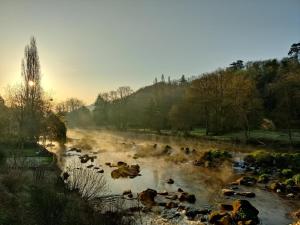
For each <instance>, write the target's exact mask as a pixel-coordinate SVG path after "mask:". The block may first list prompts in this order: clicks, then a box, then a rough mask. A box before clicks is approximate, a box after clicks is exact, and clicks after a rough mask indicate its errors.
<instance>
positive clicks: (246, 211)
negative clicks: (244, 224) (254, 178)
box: [232, 200, 259, 224]
mask: <svg viewBox="0 0 300 225" xmlns="http://www.w3.org/2000/svg"><path fill="white" fill-rule="evenodd" d="M232 206H233V210H232V218H233V219H234V220H235V221H252V222H251V223H255V224H258V222H259V219H258V213H259V211H258V210H257V209H256V208H255V207H254V206H253V205H251V203H250V202H249V201H247V200H235V201H234V202H233V204H232Z"/></svg>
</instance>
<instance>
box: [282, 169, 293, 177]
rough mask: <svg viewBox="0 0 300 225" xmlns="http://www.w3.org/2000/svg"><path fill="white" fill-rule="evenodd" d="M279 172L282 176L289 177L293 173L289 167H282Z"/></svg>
mask: <svg viewBox="0 0 300 225" xmlns="http://www.w3.org/2000/svg"><path fill="white" fill-rule="evenodd" d="M281 174H282V175H283V176H284V177H287V178H290V177H292V175H293V171H292V170H291V169H283V170H282V171H281Z"/></svg>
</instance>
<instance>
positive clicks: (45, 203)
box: [30, 187, 66, 225]
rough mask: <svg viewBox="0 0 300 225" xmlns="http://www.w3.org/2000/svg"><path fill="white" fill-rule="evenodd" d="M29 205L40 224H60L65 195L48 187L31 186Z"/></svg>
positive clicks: (61, 222)
mask: <svg viewBox="0 0 300 225" xmlns="http://www.w3.org/2000/svg"><path fill="white" fill-rule="evenodd" d="M30 205H31V207H32V210H33V213H34V215H35V218H36V220H37V221H36V222H37V224H40V225H53V224H55V225H62V224H63V215H64V209H65V205H66V197H65V195H64V194H62V193H56V192H55V191H54V190H52V189H51V188H50V189H49V187H32V189H31V190H30Z"/></svg>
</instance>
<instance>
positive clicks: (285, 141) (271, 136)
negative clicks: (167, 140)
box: [128, 129, 300, 149]
mask: <svg viewBox="0 0 300 225" xmlns="http://www.w3.org/2000/svg"><path fill="white" fill-rule="evenodd" d="M128 131H131V132H137V133H147V134H156V135H166V136H181V137H187V138H188V137H190V138H196V139H201V140H210V141H218V142H230V143H241V144H249V145H254V146H262V147H274V148H277V147H278V148H281V147H284V148H286V147H290V140H289V136H288V134H287V132H285V131H266V130H253V131H251V132H250V133H249V138H248V140H246V138H245V134H244V132H243V131H238V132H231V133H226V134H222V135H206V132H205V129H194V130H192V131H190V132H188V133H187V132H182V131H176V132H175V131H172V130H161V131H160V132H156V131H153V130H150V129H129V130H128ZM292 142H293V147H294V148H296V149H300V131H299V130H295V131H294V132H293V141H292Z"/></svg>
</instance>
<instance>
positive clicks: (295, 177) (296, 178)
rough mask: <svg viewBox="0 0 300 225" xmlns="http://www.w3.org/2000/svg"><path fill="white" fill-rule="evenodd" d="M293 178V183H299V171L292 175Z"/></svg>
mask: <svg viewBox="0 0 300 225" xmlns="http://www.w3.org/2000/svg"><path fill="white" fill-rule="evenodd" d="M293 180H294V181H295V184H297V185H300V173H298V174H296V175H294V176H293Z"/></svg>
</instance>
